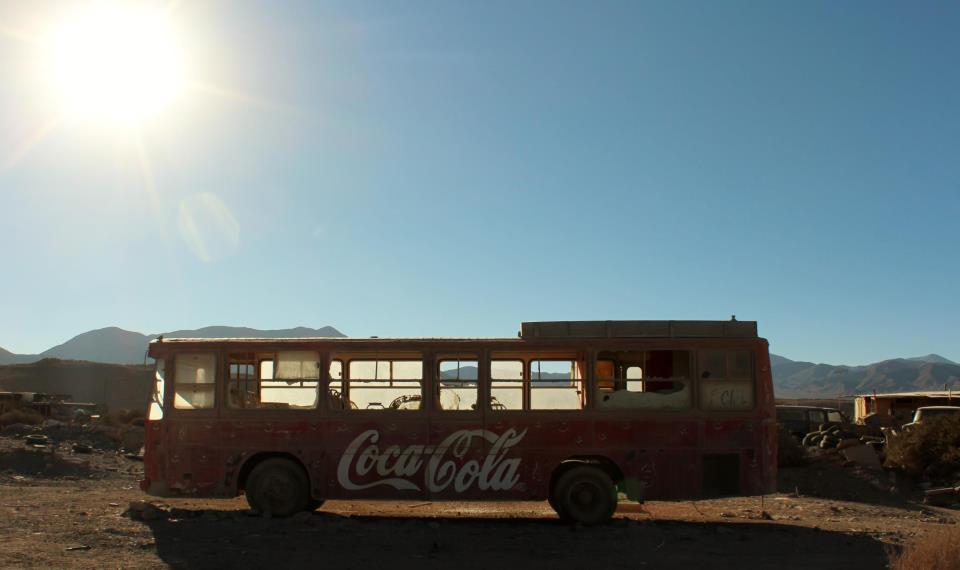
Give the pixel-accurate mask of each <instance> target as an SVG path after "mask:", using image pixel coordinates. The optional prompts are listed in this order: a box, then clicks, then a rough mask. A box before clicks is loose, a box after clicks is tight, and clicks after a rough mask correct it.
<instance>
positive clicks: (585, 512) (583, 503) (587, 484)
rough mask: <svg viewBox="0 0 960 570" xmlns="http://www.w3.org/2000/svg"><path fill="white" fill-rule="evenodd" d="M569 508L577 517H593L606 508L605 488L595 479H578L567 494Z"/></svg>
mask: <svg viewBox="0 0 960 570" xmlns="http://www.w3.org/2000/svg"><path fill="white" fill-rule="evenodd" d="M567 498H568V505H569V510H570V511H572V514H575V515H577V518H585V519H592V518H594V517H595V516H598V515H601V514H602V513H603V511H604V509H605V508H606V501H605V500H604V489H603V487H601V486H600V485H599V484H597V483H595V482H593V481H577V482H576V483H574V484H573V485H571V486H570V490H569V492H568V495H567Z"/></svg>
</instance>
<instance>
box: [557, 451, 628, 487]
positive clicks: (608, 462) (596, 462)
mask: <svg viewBox="0 0 960 570" xmlns="http://www.w3.org/2000/svg"><path fill="white" fill-rule="evenodd" d="M580 465H592V466H594V467H597V468H599V469H601V470H603V472H604V473H606V474H607V475H609V476H610V479H612V480H613V483H614V485H616V484H617V483H619V482H620V481H623V471H621V470H620V467H619V466H618V465H617V464H616V463H615V462H614V461H613V460H612V459H610V458H609V457H604V456H602V455H583V456H577V457H569V458H567V459H564V460H563V461H561V462H560V465H557V467H556V468H555V469H554V470H553V473H551V474H550V489H549V492H550V493H553V486H554V485H555V484H556V483H557V480H558V479H560V477H561V476H562V475H563V474H564V473H566V472H567V471H569V470H570V469H572V468H574V467H578V466H580Z"/></svg>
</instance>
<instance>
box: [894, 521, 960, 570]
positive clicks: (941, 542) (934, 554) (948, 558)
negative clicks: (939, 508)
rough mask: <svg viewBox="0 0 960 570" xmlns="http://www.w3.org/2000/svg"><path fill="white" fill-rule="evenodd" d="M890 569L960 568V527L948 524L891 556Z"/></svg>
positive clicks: (946, 569)
mask: <svg viewBox="0 0 960 570" xmlns="http://www.w3.org/2000/svg"><path fill="white" fill-rule="evenodd" d="M890 570H960V527H957V526H956V525H951V526H946V527H943V528H941V529H939V530H936V531H933V532H931V533H930V534H928V535H927V536H925V537H923V538H921V539H919V540H916V541H914V542H911V543H910V544H907V546H906V547H905V548H904V549H903V551H902V552H900V553H899V554H893V555H891V556H890Z"/></svg>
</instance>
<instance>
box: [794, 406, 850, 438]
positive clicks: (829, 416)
mask: <svg viewBox="0 0 960 570" xmlns="http://www.w3.org/2000/svg"><path fill="white" fill-rule="evenodd" d="M777 423H778V424H780V426H781V429H785V430H787V431H788V432H790V434H791V435H793V436H795V437H797V438H798V439H802V438H803V436H805V435H807V434H808V433H810V432H812V431H817V430H819V429H820V426H821V425H826V426H835V425H836V426H840V425H843V424H845V423H846V418H844V416H843V414H842V413H841V412H840V410H838V409H836V408H822V407H818V406H786V405H781V406H777Z"/></svg>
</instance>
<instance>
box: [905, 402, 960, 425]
mask: <svg viewBox="0 0 960 570" xmlns="http://www.w3.org/2000/svg"><path fill="white" fill-rule="evenodd" d="M957 415H960V406H924V407H922V408H917V411H915V412H914V413H913V421H912V422H910V423H908V424H904V426H903V429H905V430H907V429H910V428H912V427H913V426H915V425H917V424H919V423H921V422H923V421H924V420H929V419H930V418H939V417H944V416H957Z"/></svg>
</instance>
